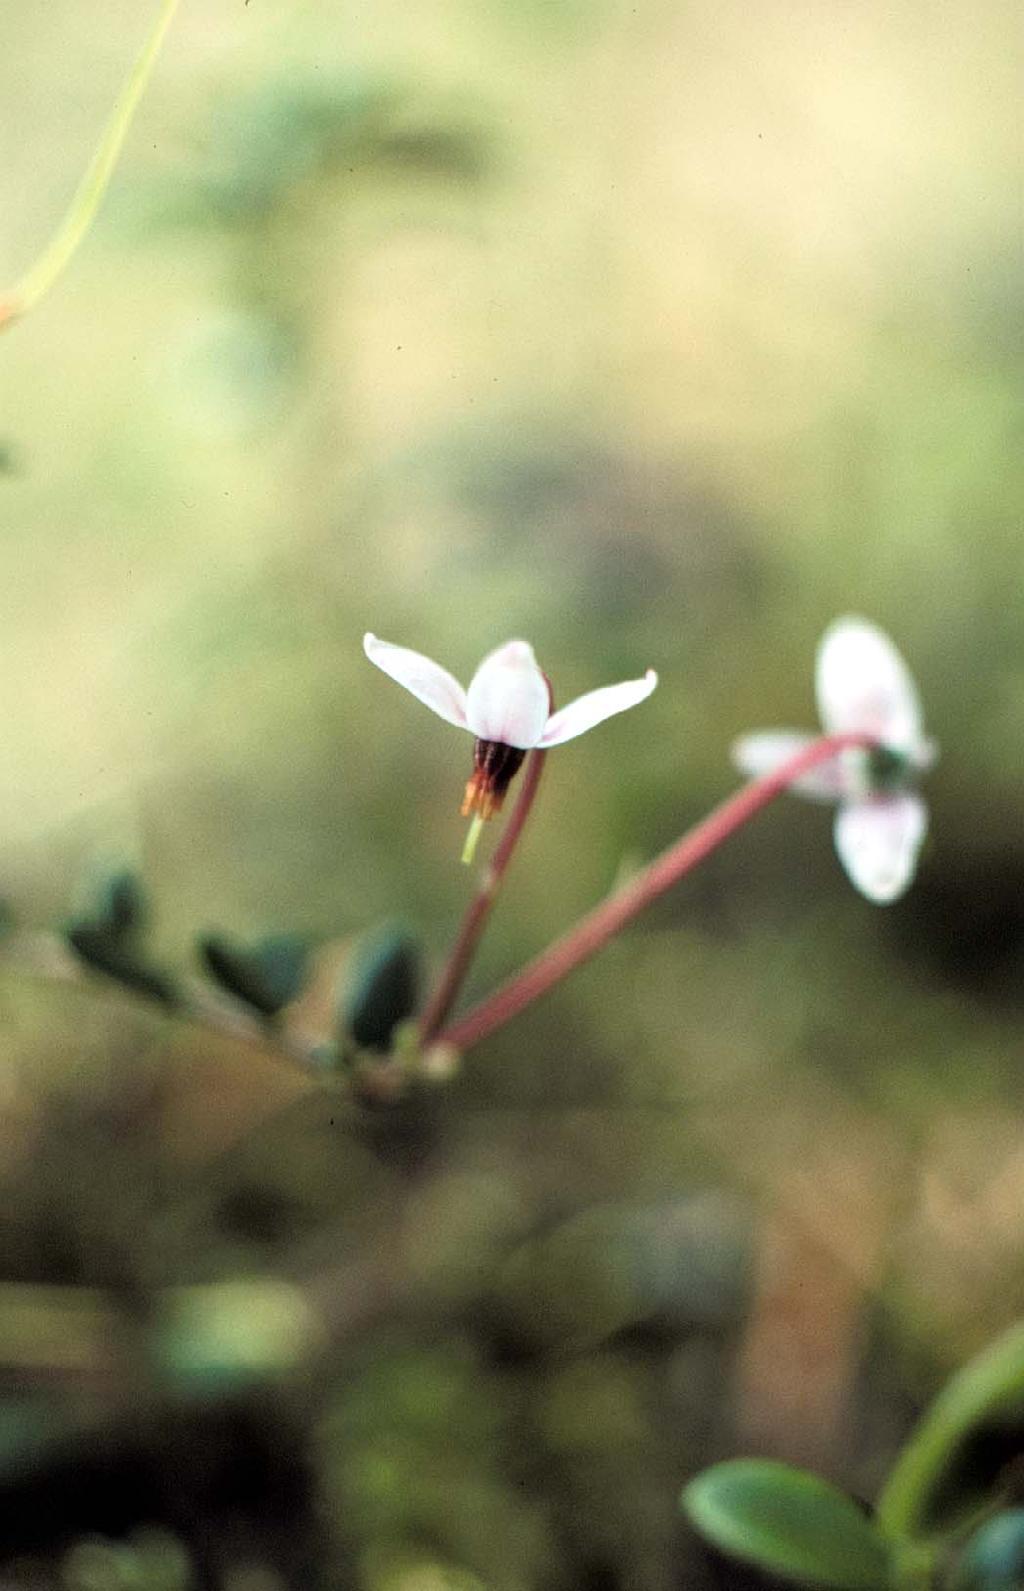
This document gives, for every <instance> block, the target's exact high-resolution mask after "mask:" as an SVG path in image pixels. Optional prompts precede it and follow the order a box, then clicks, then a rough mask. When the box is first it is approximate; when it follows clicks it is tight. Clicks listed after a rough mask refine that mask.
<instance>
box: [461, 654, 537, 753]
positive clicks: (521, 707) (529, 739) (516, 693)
mask: <svg viewBox="0 0 1024 1591" xmlns="http://www.w3.org/2000/svg"><path fill="white" fill-rule="evenodd" d="M550 710H551V697H550V695H549V692H548V682H547V680H546V679H545V678H544V676H543V674H542V673H541V671H540V669H539V668H538V666H537V659H536V658H535V657H534V655H533V647H532V646H531V645H530V644H529V642H528V641H506V642H505V645H504V646H499V647H498V649H497V651H496V652H491V653H490V654H489V655H488V656H487V657H485V658H484V660H483V662H482V663H481V664H480V667H479V668H478V669H477V671H476V673H475V674H474V675H473V678H472V679H471V680H470V682H469V690H468V691H467V692H466V722H467V723H468V725H469V728H470V729H471V730H472V731H473V733H474V735H476V737H477V739H478V740H500V741H501V742H502V743H503V744H504V745H506V746H518V747H519V748H520V749H521V750H523V751H529V750H530V749H531V747H533V746H535V745H536V744H537V742H538V741H539V740H540V737H541V733H542V731H543V729H544V725H545V724H546V722H547V717H548V713H549V712H550Z"/></svg>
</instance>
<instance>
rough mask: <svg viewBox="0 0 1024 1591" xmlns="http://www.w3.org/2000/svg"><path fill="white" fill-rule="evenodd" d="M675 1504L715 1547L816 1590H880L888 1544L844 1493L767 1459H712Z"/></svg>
mask: <svg viewBox="0 0 1024 1591" xmlns="http://www.w3.org/2000/svg"><path fill="white" fill-rule="evenodd" d="M682 1506H683V1509H684V1511H685V1512H686V1514H687V1515H688V1516H689V1519H690V1521H691V1523H692V1524H694V1525H695V1526H696V1528H697V1529H698V1530H699V1531H700V1532H701V1533H702V1534H703V1535H705V1536H706V1537H707V1538H708V1540H709V1541H710V1542H712V1543H713V1544H714V1545H715V1546H716V1547H718V1548H719V1549H720V1550H721V1551H722V1552H725V1553H728V1554H730V1556H732V1557H736V1558H742V1559H744V1560H746V1561H747V1562H748V1563H753V1564H756V1565H757V1566H758V1567H759V1568H760V1569H763V1570H766V1571H767V1572H768V1573H769V1574H774V1575H781V1576H782V1577H783V1578H784V1579H788V1580H793V1581H796V1583H797V1584H799V1585H807V1586H815V1587H820V1588H822V1591H883V1588H885V1587H887V1586H888V1585H889V1568H890V1562H889V1550H888V1548H887V1546H886V1544H885V1542H884V1541H883V1540H882V1538H881V1536H880V1535H879V1533H878V1531H877V1530H876V1529H875V1527H874V1525H872V1524H871V1522H870V1520H868V1519H866V1518H865V1517H864V1515H863V1514H862V1513H861V1511H860V1509H859V1508H858V1507H857V1505H856V1504H855V1503H854V1502H853V1501H852V1500H851V1498H849V1497H847V1496H846V1495H845V1494H844V1493H843V1492H841V1491H838V1490H837V1489H836V1488H835V1487H834V1486H830V1485H828V1484H827V1483H826V1482H825V1481H823V1480H819V1479H818V1477H817V1476H816V1475H809V1474H808V1473H807V1472H806V1471H804V1470H799V1469H793V1468H791V1467H790V1466H789V1465H788V1464H779V1463H775V1462H774V1461H772V1460H769V1459H734V1460H733V1461H731V1462H730V1463H726V1464H716V1465H715V1466H714V1468H713V1469H709V1470H705V1472H704V1474H703V1475H698V1477H697V1479H696V1480H694V1481H691V1482H690V1484H689V1486H687V1487H686V1489H685V1491H684V1492H683V1495H682Z"/></svg>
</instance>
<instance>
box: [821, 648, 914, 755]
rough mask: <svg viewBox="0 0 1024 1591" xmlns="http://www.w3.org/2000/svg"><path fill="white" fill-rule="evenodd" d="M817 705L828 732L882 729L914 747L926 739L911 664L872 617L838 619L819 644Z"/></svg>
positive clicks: (891, 741)
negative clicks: (909, 665)
mask: <svg viewBox="0 0 1024 1591" xmlns="http://www.w3.org/2000/svg"><path fill="white" fill-rule="evenodd" d="M816 687H817V696H818V711H819V712H820V714H821V721H822V723H823V724H824V726H825V728H826V729H827V730H828V732H829V734H833V735H841V734H850V733H853V734H857V733H863V734H867V735H877V737H878V739H879V740H881V741H883V742H884V743H885V744H886V745H887V746H891V747H892V748H893V749H894V750H896V751H904V752H908V753H911V754H912V753H913V752H914V751H915V750H916V748H917V747H918V746H919V745H920V744H921V742H922V740H923V732H922V725H921V704H920V701H919V700H918V695H917V687H916V685H915V684H914V681H913V679H912V677H911V674H910V670H909V669H908V668H907V665H906V664H905V663H904V661H903V659H902V657H901V656H900V654H899V653H898V652H897V650H896V648H895V646H894V645H893V643H892V642H891V641H890V639H889V637H888V636H887V635H886V634H885V633H884V631H882V630H880V629H879V628H878V626H877V625H875V624H870V623H869V622H868V621H867V619H858V618H845V619H837V620H836V622H835V623H834V624H831V625H829V627H828V629H827V630H826V631H825V634H824V636H823V637H822V640H821V644H820V646H819V647H818V660H817V670H816Z"/></svg>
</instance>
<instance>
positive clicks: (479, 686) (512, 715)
mask: <svg viewBox="0 0 1024 1591" xmlns="http://www.w3.org/2000/svg"><path fill="white" fill-rule="evenodd" d="M363 649H364V651H365V652H366V655H367V657H368V658H369V659H370V662H371V663H376V665H377V667H378V668H380V669H383V670H384V673H385V674H390V676H391V678H392V679H393V680H397V681H398V684H399V685H404V686H405V688H406V690H407V691H411V692H412V694H413V696H415V697H416V699H417V700H418V701H421V702H422V703H423V704H424V706H425V707H429V708H430V710H431V712H434V713H436V714H437V715H438V717H439V718H443V719H445V721H446V722H447V723H449V724H455V725H456V726H457V727H458V728H459V729H468V730H469V732H470V734H472V735H475V736H476V746H475V748H474V756H473V775H472V778H471V779H470V780H469V783H468V784H467V785H466V794H465V799H464V800H463V803H462V815H463V817H469V815H470V814H471V813H474V814H476V815H477V816H478V817H479V818H489V817H491V816H492V814H493V813H495V812H497V811H499V809H500V807H501V803H502V801H503V799H504V796H505V792H506V790H507V789H508V787H509V784H510V783H511V780H512V778H513V776H514V775H515V773H516V771H517V769H518V768H519V766H520V764H521V763H522V761H523V758H524V757H525V756H526V753H527V752H528V751H532V750H533V749H534V748H535V747H541V748H544V749H546V748H547V747H549V746H560V745H562V744H563V742H564V741H566V740H574V739H575V737H576V736H577V735H582V734H583V732H584V731H585V730H587V729H593V727H594V725H595V724H599V723H601V722H602V720H603V719H605V718H610V717H611V716H612V714H613V713H621V712H624V711H625V709H626V708H627V707H635V706H636V704H637V702H642V701H643V700H644V698H645V697H647V696H649V695H650V694H651V692H652V691H653V689H654V687H655V685H657V683H658V676H657V674H655V672H654V670H653V669H648V670H647V673H646V674H645V675H644V677H643V679H635V680H624V681H623V682H622V684H620V685H605V686H604V687H603V688H602V689H601V690H596V691H588V693H587V695H586V696H580V697H577V699H576V701H574V702H570V703H569V705H568V707H562V708H560V709H559V711H558V712H555V713H553V712H552V711H551V695H550V692H549V690H548V682H547V679H546V678H545V676H544V674H543V673H542V672H541V670H540V668H539V666H538V664H537V659H536V658H535V657H534V655H533V647H532V646H530V644H529V642H527V641H506V642H505V645H504V646H499V647H498V648H497V650H496V651H494V652H491V653H489V654H488V656H487V657H485V658H484V660H483V662H482V663H481V664H480V667H479V668H478V669H477V671H476V673H475V674H474V675H473V678H472V679H471V680H470V682H469V689H468V690H463V688H462V686H461V685H460V684H459V682H458V680H457V679H454V678H453V677H452V675H451V674H449V673H448V671H447V669H443V668H442V667H441V665H440V664H439V663H434V662H432V661H431V660H430V658H429V657H423V656H422V654H421V653H419V652H411V651H410V650H409V649H408V647H404V646H392V645H391V644H390V643H389V642H388V641H381V640H378V638H377V637H376V636H375V635H366V636H364V637H363Z"/></svg>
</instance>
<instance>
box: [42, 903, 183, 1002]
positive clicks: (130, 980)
mask: <svg viewBox="0 0 1024 1591" xmlns="http://www.w3.org/2000/svg"><path fill="white" fill-rule="evenodd" d="M65 937H66V939H67V942H68V944H69V945H70V946H71V948H72V950H73V951H74V952H75V954H76V955H78V956H80V957H81V959H82V960H83V961H84V962H85V963H86V964H87V965H88V966H90V967H93V968H95V970H96V971H97V972H103V973H105V974H106V975H107V977H108V978H115V979H116V980H117V982H118V983H123V984H124V985H125V987H126V988H128V989H135V990H136V991H137V992H138V993H139V994H147V995H149V996H150V998H151V999H153V1000H160V1001H162V1002H163V1004H165V1005H174V1003H175V1001H176V999H177V991H176V990H175V987H174V984H173V982H172V981H171V979H170V978H168V977H167V976H166V975H165V974H164V973H162V972H159V971H157V969H156V968H155V967H150V966H149V965H148V964H147V963H146V962H145V961H144V960H142V958H141V957H140V956H139V955H138V954H137V953H136V952H135V951H134V949H133V948H132V947H131V946H127V945H125V944H124V943H123V942H122V940H121V939H120V938H119V937H118V935H117V934H115V933H111V930H110V929H109V928H108V927H105V926H103V925H102V924H101V925H99V926H97V924H95V923H71V924H70V925H69V927H68V928H67V929H65Z"/></svg>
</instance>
